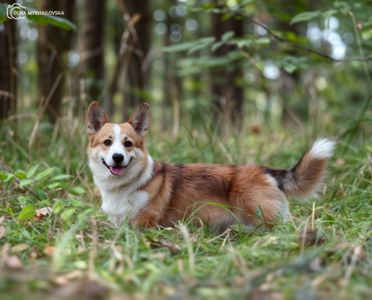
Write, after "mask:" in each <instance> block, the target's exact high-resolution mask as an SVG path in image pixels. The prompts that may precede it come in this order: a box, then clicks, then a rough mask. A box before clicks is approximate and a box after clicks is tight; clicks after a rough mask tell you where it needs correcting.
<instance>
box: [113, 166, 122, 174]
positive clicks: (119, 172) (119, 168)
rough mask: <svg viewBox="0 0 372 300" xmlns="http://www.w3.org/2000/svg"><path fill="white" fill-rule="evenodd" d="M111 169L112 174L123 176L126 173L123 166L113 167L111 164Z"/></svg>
mask: <svg viewBox="0 0 372 300" xmlns="http://www.w3.org/2000/svg"><path fill="white" fill-rule="evenodd" d="M110 171H111V172H112V174H114V175H116V176H122V175H123V174H124V168H123V167H112V166H110Z"/></svg>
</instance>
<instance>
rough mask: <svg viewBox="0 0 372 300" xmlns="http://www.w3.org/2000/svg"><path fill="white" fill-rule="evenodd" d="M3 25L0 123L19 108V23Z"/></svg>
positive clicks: (7, 22) (10, 2) (0, 39)
mask: <svg viewBox="0 0 372 300" xmlns="http://www.w3.org/2000/svg"><path fill="white" fill-rule="evenodd" d="M6 2H7V3H9V4H12V3H14V2H15V1H6ZM3 25H4V26H3V27H2V30H0V44H1V47H0V121H2V120H4V119H6V118H7V117H9V116H10V115H11V114H13V113H16V108H17V37H16V25H17V23H16V20H6V21H5V23H4V24H3Z"/></svg>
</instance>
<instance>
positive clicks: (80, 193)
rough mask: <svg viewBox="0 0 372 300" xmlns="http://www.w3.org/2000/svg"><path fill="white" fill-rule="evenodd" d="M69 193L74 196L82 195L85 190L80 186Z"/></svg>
mask: <svg viewBox="0 0 372 300" xmlns="http://www.w3.org/2000/svg"><path fill="white" fill-rule="evenodd" d="M70 192H71V193H72V194H74V195H84V194H85V193H86V190H85V189H84V188H83V187H81V186H76V187H74V188H72V189H71V190H70Z"/></svg>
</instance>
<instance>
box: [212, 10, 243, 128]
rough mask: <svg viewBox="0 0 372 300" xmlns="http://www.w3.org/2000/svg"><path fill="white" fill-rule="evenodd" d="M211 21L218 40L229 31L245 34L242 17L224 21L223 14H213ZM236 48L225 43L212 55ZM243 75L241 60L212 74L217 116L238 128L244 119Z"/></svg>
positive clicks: (219, 54)
mask: <svg viewBox="0 0 372 300" xmlns="http://www.w3.org/2000/svg"><path fill="white" fill-rule="evenodd" d="M211 21H212V33H213V36H214V37H215V39H216V40H217V41H219V40H221V38H222V36H223V34H224V33H226V32H228V31H232V32H234V36H235V37H242V36H243V34H244V23H243V20H242V19H230V20H227V21H224V20H223V19H222V15H221V14H213V15H212V20H211ZM234 50H235V46H228V45H223V46H222V47H220V48H218V49H217V50H216V51H214V52H213V53H212V55H213V56H216V57H222V56H226V55H228V53H229V52H230V51H234ZM242 77H243V70H242V67H241V62H235V63H233V64H230V65H228V66H223V67H218V68H216V69H214V70H213V71H212V74H211V79H212V82H211V94H212V103H213V106H214V108H215V114H216V118H219V119H220V120H221V121H223V122H229V123H231V124H232V125H233V126H234V127H235V128H237V129H240V128H241V125H242V119H243V114H242V111H243V97H244V90H243V87H242V86H241V83H240V82H241V81H242V80H241V79H242ZM221 115H222V118H221Z"/></svg>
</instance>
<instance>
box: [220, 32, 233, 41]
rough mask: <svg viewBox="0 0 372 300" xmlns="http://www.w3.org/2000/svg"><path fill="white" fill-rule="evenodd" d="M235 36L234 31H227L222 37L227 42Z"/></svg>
mask: <svg viewBox="0 0 372 300" xmlns="http://www.w3.org/2000/svg"><path fill="white" fill-rule="evenodd" d="M233 36H234V31H227V32H225V33H224V34H223V36H222V38H221V41H223V42H227V41H229V40H231V39H232V38H233Z"/></svg>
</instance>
